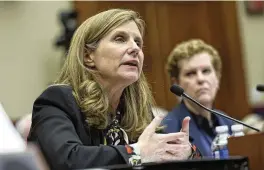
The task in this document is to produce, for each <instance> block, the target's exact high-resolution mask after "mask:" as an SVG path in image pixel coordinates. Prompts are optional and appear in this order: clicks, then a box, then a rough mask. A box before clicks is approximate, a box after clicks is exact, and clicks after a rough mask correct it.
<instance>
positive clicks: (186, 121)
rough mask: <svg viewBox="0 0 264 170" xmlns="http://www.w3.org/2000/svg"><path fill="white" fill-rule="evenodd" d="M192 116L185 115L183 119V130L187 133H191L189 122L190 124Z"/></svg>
mask: <svg viewBox="0 0 264 170" xmlns="http://www.w3.org/2000/svg"><path fill="white" fill-rule="evenodd" d="M190 120H191V118H190V117H189V116H187V117H185V118H184V119H183V121H182V129H181V132H185V133H186V134H187V135H189V124H190Z"/></svg>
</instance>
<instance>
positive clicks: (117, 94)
mask: <svg viewBox="0 0 264 170" xmlns="http://www.w3.org/2000/svg"><path fill="white" fill-rule="evenodd" d="M98 82H99V83H100V84H101V85H102V87H103V88H104V90H105V91H106V93H107V97H108V100H109V104H110V106H111V108H112V109H113V111H114V112H115V111H116V109H117V107H118V104H119V102H120V98H121V96H122V93H123V90H124V89H125V87H124V86H122V85H117V84H112V83H109V82H108V81H103V80H102V79H98Z"/></svg>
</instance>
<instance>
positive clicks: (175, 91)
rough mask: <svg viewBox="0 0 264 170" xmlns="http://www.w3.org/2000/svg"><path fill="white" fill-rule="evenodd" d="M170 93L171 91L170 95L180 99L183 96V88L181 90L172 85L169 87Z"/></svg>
mask: <svg viewBox="0 0 264 170" xmlns="http://www.w3.org/2000/svg"><path fill="white" fill-rule="evenodd" d="M170 91H171V92H172V93H174V94H176V95H177V96H180V97H181V96H182V95H183V93H184V90H183V88H181V87H180V86H178V85H176V84H174V85H172V86H171V88H170Z"/></svg>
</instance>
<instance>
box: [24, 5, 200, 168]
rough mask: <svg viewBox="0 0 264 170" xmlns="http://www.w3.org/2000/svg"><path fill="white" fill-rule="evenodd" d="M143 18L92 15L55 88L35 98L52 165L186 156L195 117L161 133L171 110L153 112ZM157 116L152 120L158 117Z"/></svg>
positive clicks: (35, 126)
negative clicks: (178, 129)
mask: <svg viewBox="0 0 264 170" xmlns="http://www.w3.org/2000/svg"><path fill="white" fill-rule="evenodd" d="M143 35H144V22H143V21H142V20H141V19H140V17H139V16H138V14H137V13H136V12H134V11H131V10H122V9H112V10H108V11H104V12H101V13H99V14H97V15H95V16H92V17H91V18H89V19H87V20H86V21H85V22H84V23H83V24H82V25H81V26H80V27H79V28H78V29H77V30H76V32H75V34H74V36H73V38H72V42H71V45H70V49H69V52H68V54H67V58H66V61H65V63H64V66H63V68H62V71H61V73H60V75H59V77H58V79H57V81H56V82H55V84H54V85H52V86H50V87H48V88H47V89H46V90H45V91H44V92H43V93H42V94H41V95H40V96H39V97H38V98H37V99H36V101H35V102H34V106H33V115H32V126H31V131H30V134H29V137H28V141H29V142H36V143H37V145H38V146H39V147H40V149H41V151H42V152H43V155H44V157H45V158H46V161H47V163H48V164H49V166H50V167H51V169H56V170H60V169H61V170H68V169H82V168H90V167H98V166H107V165H114V164H126V163H127V164H129V163H130V164H132V165H137V164H140V163H145V162H159V161H166V160H167V161H169V160H184V159H188V158H192V157H193V155H195V153H196V152H195V150H194V149H192V148H195V147H192V145H190V143H189V120H190V119H189V118H188V117H187V118H185V119H183V122H182V131H181V132H176V133H171V134H158V133H156V132H155V130H156V128H157V127H158V126H159V124H160V123H161V121H162V119H163V118H164V116H165V115H162V114H159V115H157V116H155V118H154V119H153V116H152V114H151V108H152V107H153V99H152V96H151V91H150V89H149V87H148V85H147V81H146V79H145V76H144V74H143V72H142V66H143V60H144V54H143V51H142V47H143V40H142V37H143ZM152 119H153V120H152Z"/></svg>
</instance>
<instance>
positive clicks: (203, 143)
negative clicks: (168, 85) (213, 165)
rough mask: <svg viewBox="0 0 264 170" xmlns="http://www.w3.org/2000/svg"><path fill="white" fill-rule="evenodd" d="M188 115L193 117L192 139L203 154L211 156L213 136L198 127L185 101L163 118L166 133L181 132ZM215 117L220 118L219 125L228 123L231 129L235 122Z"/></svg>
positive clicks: (191, 124) (191, 125) (190, 129)
mask: <svg viewBox="0 0 264 170" xmlns="http://www.w3.org/2000/svg"><path fill="white" fill-rule="evenodd" d="M186 116H189V117H190V118H191V121H190V126H189V133H190V134H189V135H190V141H191V142H192V144H194V145H195V146H196V147H197V148H198V149H199V151H200V152H201V155H202V156H204V157H211V156H212V155H211V142H212V140H213V138H212V137H210V136H209V135H208V134H207V133H205V131H204V130H203V129H201V128H200V127H198V125H197V124H196V122H195V121H194V115H193V114H191V113H190V112H189V110H188V109H187V107H186V105H185V104H184V103H183V102H182V103H181V104H179V105H178V106H177V107H176V108H174V109H173V110H172V111H171V112H169V113H168V115H167V117H166V118H165V119H164V120H163V122H162V124H163V125H165V129H164V131H165V132H166V133H173V132H179V131H180V130H181V127H182V120H183V119H184V118H185V117H186ZM215 118H216V119H217V120H218V123H219V126H221V125H228V127H229V129H231V125H232V124H233V123H232V121H230V120H228V119H225V118H222V117H220V116H216V117H215ZM229 133H230V131H229Z"/></svg>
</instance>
